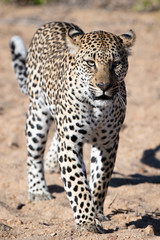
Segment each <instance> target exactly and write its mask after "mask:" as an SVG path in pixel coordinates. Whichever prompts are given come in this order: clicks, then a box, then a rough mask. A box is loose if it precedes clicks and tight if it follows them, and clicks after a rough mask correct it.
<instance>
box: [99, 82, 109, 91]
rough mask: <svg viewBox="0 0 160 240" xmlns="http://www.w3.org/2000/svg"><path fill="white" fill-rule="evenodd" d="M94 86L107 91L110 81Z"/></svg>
mask: <svg viewBox="0 0 160 240" xmlns="http://www.w3.org/2000/svg"><path fill="white" fill-rule="evenodd" d="M96 86H97V87H98V88H100V89H101V90H102V91H103V92H105V91H107V90H108V89H109V88H110V87H111V84H110V83H102V82H100V83H97V84H96Z"/></svg>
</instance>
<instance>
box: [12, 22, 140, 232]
mask: <svg viewBox="0 0 160 240" xmlns="http://www.w3.org/2000/svg"><path fill="white" fill-rule="evenodd" d="M135 39H136V35H135V32H134V31H133V30H129V31H128V32H127V33H124V34H121V35H116V34H113V33H110V32H106V31H102V30H98V31H92V32H89V33H85V32H84V31H83V30H82V29H81V28H79V27H78V26H77V25H75V24H73V23H67V22H50V23H46V24H44V25H43V26H41V27H39V28H38V30H37V31H36V33H35V34H34V36H33V38H32V40H31V43H30V46H29V48H28V50H26V47H25V44H24V41H23V40H22V38H21V37H20V36H13V37H12V38H11V40H10V48H11V56H12V65H13V68H14V70H15V73H16V77H17V79H18V83H19V87H20V89H21V91H22V92H23V93H24V94H25V95H27V96H28V98H29V108H28V112H27V120H26V130H25V133H26V139H27V152H28V157H27V173H28V174H27V175H28V199H29V200H30V201H37V200H50V199H52V195H51V193H50V192H49V190H48V187H47V184H46V180H45V174H44V172H45V170H46V171H50V172H60V173H61V178H62V180H63V184H64V189H65V192H66V194H67V197H68V199H69V203H70V206H71V208H72V210H73V215H74V220H75V226H76V229H80V230H87V231H90V232H95V233H103V232H104V228H103V225H102V222H103V221H105V220H107V216H105V215H104V201H105V197H106V195H107V191H108V185H109V182H110V179H111V175H112V173H113V169H114V165H115V160H116V155H117V149H118V144H119V132H120V129H121V127H122V124H123V122H124V119H125V115H126V106H127V91H126V84H125V81H124V79H125V77H126V74H127V71H128V56H129V55H130V52H131V51H130V50H131V47H132V46H133V45H134V42H135ZM53 122H54V124H55V126H56V129H55V131H54V133H53V140H52V142H51V146H50V148H49V151H48V153H47V157H46V161H45V163H43V159H44V152H45V147H46V142H47V137H48V132H49V129H50V126H51V125H52V123H53ZM86 143H88V144H90V145H91V160H90V174H89V177H87V171H86V165H85V162H84V160H83V146H84V144H86Z"/></svg>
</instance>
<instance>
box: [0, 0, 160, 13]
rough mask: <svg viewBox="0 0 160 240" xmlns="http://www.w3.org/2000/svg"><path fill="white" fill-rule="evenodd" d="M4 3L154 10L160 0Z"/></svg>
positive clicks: (7, 0) (10, 1)
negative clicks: (62, 4) (63, 4)
mask: <svg viewBox="0 0 160 240" xmlns="http://www.w3.org/2000/svg"><path fill="white" fill-rule="evenodd" d="M3 2H4V3H6V4H16V5H18V6H23V5H42V4H47V3H65V4H67V5H72V6H73V5H77V6H84V7H86V6H96V7H103V8H106V9H109V10H115V9H119V8H121V9H126V8H127V9H131V10H134V11H156V10H160V0H122V1H120V0H114V1H113V0H3Z"/></svg>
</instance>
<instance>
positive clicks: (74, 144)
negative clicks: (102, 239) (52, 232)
mask: <svg viewBox="0 0 160 240" xmlns="http://www.w3.org/2000/svg"><path fill="white" fill-rule="evenodd" d="M80 145H81V144H80ZM58 152H59V164H60V169H61V176H62V179H63V182H64V188H65V191H66V193H67V196H68V199H69V201H70V205H71V207H72V209H73V212H74V218H75V223H76V228H78V229H86V230H88V231H91V232H103V228H102V225H101V223H100V222H99V221H98V219H96V212H95V208H94V204H93V200H92V196H91V191H90V187H89V184H88V181H87V178H86V172H85V169H84V164H83V162H82V161H83V160H82V146H81V147H80V146H79V145H78V137H77V136H75V135H72V136H71V138H70V139H66V138H65V139H63V137H61V136H59V149H58Z"/></svg>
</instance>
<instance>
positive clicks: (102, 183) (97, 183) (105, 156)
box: [90, 137, 118, 221]
mask: <svg viewBox="0 0 160 240" xmlns="http://www.w3.org/2000/svg"><path fill="white" fill-rule="evenodd" d="M117 148H118V137H117V139H116V141H114V142H113V143H110V144H107V145H99V146H96V145H93V146H92V152H91V175H90V187H91V192H92V197H93V201H94V206H95V209H96V212H97V217H98V219H99V220H100V221H105V220H108V218H107V217H106V216H104V214H103V205H104V200H105V196H106V194H107V190H108V185H109V182H110V178H111V175H112V172H113V169H114V164H115V159H116V152H117Z"/></svg>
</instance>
